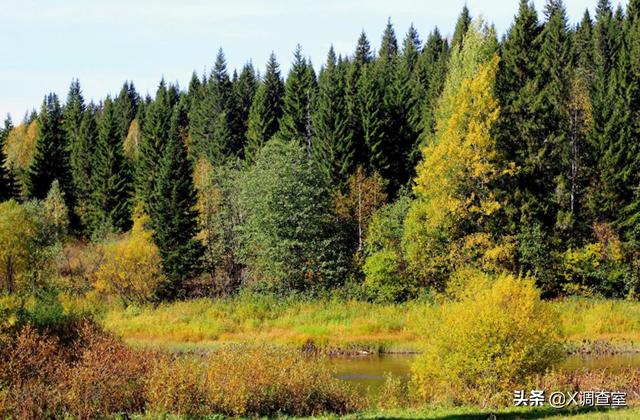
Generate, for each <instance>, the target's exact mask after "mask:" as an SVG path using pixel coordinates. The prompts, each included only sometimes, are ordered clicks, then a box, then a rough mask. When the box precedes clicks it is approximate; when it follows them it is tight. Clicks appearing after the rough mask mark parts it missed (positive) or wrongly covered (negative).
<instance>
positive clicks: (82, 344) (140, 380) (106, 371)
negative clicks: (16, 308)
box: [0, 322, 154, 418]
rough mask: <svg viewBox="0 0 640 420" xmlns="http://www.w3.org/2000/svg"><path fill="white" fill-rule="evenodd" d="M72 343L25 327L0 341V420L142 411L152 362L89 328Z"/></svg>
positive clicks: (78, 329)
mask: <svg viewBox="0 0 640 420" xmlns="http://www.w3.org/2000/svg"><path fill="white" fill-rule="evenodd" d="M73 336H74V338H73V340H71V341H67V339H65V340H60V339H58V337H56V336H55V335H51V334H48V333H45V332H39V331H37V330H36V329H35V328H33V327H31V326H30V325H26V326H25V327H24V328H22V329H20V330H18V331H17V332H15V333H14V334H5V335H4V336H3V337H1V338H0V366H2V369H0V414H1V415H2V417H3V418H5V417H9V418H11V417H15V418H63V417H65V416H69V415H71V416H72V417H74V418H97V417H106V416H108V415H110V414H115V413H125V412H126V413H134V412H140V411H142V409H143V407H144V403H145V399H144V395H145V394H144V385H145V378H146V376H147V371H148V367H149V366H150V365H151V364H152V362H153V360H154V357H153V355H152V354H150V353H145V352H141V351H134V350H132V349H130V348H128V347H127V346H126V345H125V344H124V343H122V342H121V341H120V340H117V339H116V338H114V337H113V336H111V335H110V334H106V333H104V332H103V331H102V330H101V329H100V328H98V327H97V326H96V325H94V324H92V323H90V322H84V323H78V324H75V330H74V334H73Z"/></svg>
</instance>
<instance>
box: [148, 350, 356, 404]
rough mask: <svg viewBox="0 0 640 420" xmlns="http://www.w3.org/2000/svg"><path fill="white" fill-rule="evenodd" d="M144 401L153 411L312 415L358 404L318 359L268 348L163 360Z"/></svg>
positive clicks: (296, 352) (154, 374) (223, 351)
mask: <svg viewBox="0 0 640 420" xmlns="http://www.w3.org/2000/svg"><path fill="white" fill-rule="evenodd" d="M148 399H149V408H150V410H151V411H152V412H155V413H160V414H181V415H199V414H202V413H210V414H211V413H216V414H223V415H227V416H274V415H276V414H284V415H291V416H311V415H317V414H321V413H325V412H331V413H337V414H344V413H347V412H350V411H353V410H355V409H356V408H357V407H358V406H359V405H360V403H359V400H358V399H357V398H356V396H355V394H354V393H352V392H351V391H350V390H349V389H348V388H347V387H346V386H345V385H344V384H343V383H341V382H340V381H339V380H338V379H336V378H334V377H332V375H331V372H330V371H327V369H326V366H325V365H323V364H322V362H321V361H319V360H318V359H306V358H305V357H304V356H303V355H302V354H301V353H300V352H299V351H294V350H284V349H279V348H275V347H267V346H257V347H246V346H230V347H225V348H222V349H220V350H218V351H216V352H215V353H213V354H211V355H210V356H209V357H207V358H206V359H205V360H203V361H194V360H185V359H178V360H176V361H174V362H167V361H165V362H163V363H161V364H160V365H159V367H158V368H156V369H154V372H153V373H152V374H151V377H150V380H149V389H148Z"/></svg>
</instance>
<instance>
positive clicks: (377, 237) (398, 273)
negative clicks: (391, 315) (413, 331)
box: [363, 196, 418, 302]
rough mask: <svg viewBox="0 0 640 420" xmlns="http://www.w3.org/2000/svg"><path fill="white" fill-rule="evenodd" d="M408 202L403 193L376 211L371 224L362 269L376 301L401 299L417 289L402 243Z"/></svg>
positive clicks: (412, 294)
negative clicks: (408, 268)
mask: <svg viewBox="0 0 640 420" xmlns="http://www.w3.org/2000/svg"><path fill="white" fill-rule="evenodd" d="M409 203H410V200H409V198H408V197H406V196H403V197H400V198H399V199H398V200H397V201H396V202H395V203H393V204H388V205H386V206H384V207H382V208H381V209H379V210H378V211H377V212H376V213H374V215H373V217H372V220H371V223H370V225H369V233H368V235H367V242H366V253H367V258H366V260H365V263H364V266H363V271H364V274H365V287H366V289H367V292H368V294H369V295H370V296H371V297H372V298H373V299H374V300H376V301H381V302H397V301H402V300H406V299H408V298H410V297H414V296H415V295H416V293H417V291H418V288H417V283H416V281H415V278H414V276H413V275H412V274H411V273H410V272H409V270H407V266H406V263H405V260H404V254H403V250H402V247H401V241H402V223H403V220H404V217H405V215H406V214H407V210H408V208H409Z"/></svg>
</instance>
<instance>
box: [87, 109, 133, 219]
mask: <svg viewBox="0 0 640 420" xmlns="http://www.w3.org/2000/svg"><path fill="white" fill-rule="evenodd" d="M120 128H121V127H120V126H119V121H118V118H117V117H116V110H115V104H114V102H113V101H112V100H111V98H110V97H107V99H106V100H105V102H104V105H103V109H102V115H101V116H100V122H99V127H98V139H97V143H96V145H95V152H94V153H93V155H92V156H91V161H92V166H91V195H90V198H89V220H90V225H91V230H92V231H93V232H100V231H104V230H105V229H106V230H116V231H120V232H124V231H126V230H128V229H129V228H130V227H131V198H132V192H133V187H132V182H131V181H132V180H131V173H130V170H129V167H128V165H127V162H126V159H125V156H124V149H123V147H122V143H123V139H122V138H120V134H121V132H120V131H119V129H120Z"/></svg>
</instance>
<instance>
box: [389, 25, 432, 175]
mask: <svg viewBox="0 0 640 420" xmlns="http://www.w3.org/2000/svg"><path fill="white" fill-rule="evenodd" d="M421 44H422V42H421V41H420V38H419V36H418V32H417V31H416V30H415V28H414V27H413V25H411V26H410V27H409V31H408V32H407V36H406V37H405V39H404V42H403V48H402V54H401V55H400V56H399V60H398V64H397V65H396V74H395V77H394V80H393V83H392V84H391V94H390V95H389V103H388V111H389V112H390V114H389V119H390V121H392V123H391V127H390V135H392V136H394V137H395V139H396V140H395V147H394V148H393V150H394V152H395V153H394V155H393V161H394V166H395V169H394V173H395V182H396V186H395V188H398V187H400V186H403V185H407V184H408V182H409V180H410V179H411V176H412V175H413V172H414V168H415V165H414V163H415V162H414V160H413V156H412V151H413V150H414V148H415V147H416V145H417V144H418V137H419V134H420V128H421V118H422V115H421V112H419V103H420V101H421V100H422V97H423V96H424V91H423V89H422V86H423V85H422V82H423V81H422V80H421V79H420V77H419V74H418V72H417V67H418V61H419V58H420V53H421V49H422V45H421Z"/></svg>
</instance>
